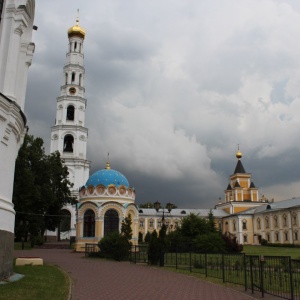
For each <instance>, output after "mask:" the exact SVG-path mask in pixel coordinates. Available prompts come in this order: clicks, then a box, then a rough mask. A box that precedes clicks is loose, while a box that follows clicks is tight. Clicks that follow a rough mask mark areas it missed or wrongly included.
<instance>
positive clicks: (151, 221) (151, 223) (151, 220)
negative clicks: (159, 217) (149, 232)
mask: <svg viewBox="0 0 300 300" xmlns="http://www.w3.org/2000/svg"><path fill="white" fill-rule="evenodd" d="M153 225H154V222H153V219H150V221H149V227H150V228H153Z"/></svg>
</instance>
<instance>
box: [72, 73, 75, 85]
mask: <svg viewBox="0 0 300 300" xmlns="http://www.w3.org/2000/svg"><path fill="white" fill-rule="evenodd" d="M74 81H75V72H72V83H74Z"/></svg>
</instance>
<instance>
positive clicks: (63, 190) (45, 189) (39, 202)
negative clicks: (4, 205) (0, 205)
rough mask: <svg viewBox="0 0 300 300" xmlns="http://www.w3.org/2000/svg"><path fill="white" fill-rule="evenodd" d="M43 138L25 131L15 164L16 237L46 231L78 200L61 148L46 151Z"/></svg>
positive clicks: (34, 234) (35, 234)
mask: <svg viewBox="0 0 300 300" xmlns="http://www.w3.org/2000/svg"><path fill="white" fill-rule="evenodd" d="M43 145H44V142H43V140H42V139H41V138H34V137H33V136H30V135H26V136H25V139H24V143H23V145H22V147H21V148H20V150H19V153H18V157H17V160H16V167H15V180H14V193H13V203H14V205H15V210H16V212H17V213H16V224H15V232H16V237H17V238H21V237H26V236H27V233H29V234H30V235H31V236H33V237H35V236H37V235H42V236H43V235H44V232H45V230H46V229H49V230H54V229H55V228H56V227H57V226H58V224H59V221H60V215H61V209H62V208H63V206H64V205H66V204H68V203H71V204H73V203H75V202H76V200H75V198H74V197H73V196H72V195H71V191H70V188H71V187H72V184H71V182H70V181H69V180H68V174H69V173H68V169H67V167H66V166H63V164H62V160H61V158H60V154H59V152H55V153H51V154H50V155H46V154H45V149H44V147H43Z"/></svg>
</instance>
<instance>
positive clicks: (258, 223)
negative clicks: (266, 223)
mask: <svg viewBox="0 0 300 300" xmlns="http://www.w3.org/2000/svg"><path fill="white" fill-rule="evenodd" d="M256 222H257V229H258V230H260V218H257V220H256Z"/></svg>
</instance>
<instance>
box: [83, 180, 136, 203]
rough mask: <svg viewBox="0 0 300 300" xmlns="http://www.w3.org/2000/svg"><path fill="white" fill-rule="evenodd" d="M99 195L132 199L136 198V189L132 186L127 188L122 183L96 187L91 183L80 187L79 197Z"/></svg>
mask: <svg viewBox="0 0 300 300" xmlns="http://www.w3.org/2000/svg"><path fill="white" fill-rule="evenodd" d="M98 197H116V198H117V197H120V198H129V199H131V200H134V199H135V191H134V189H132V188H126V186H124V185H121V186H119V187H116V186H115V185H113V184H111V185H109V186H108V187H105V186H104V185H102V184H99V185H97V186H96V187H94V186H93V185H89V186H88V187H85V186H82V187H81V188H80V189H79V198H80V199H84V198H98Z"/></svg>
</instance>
